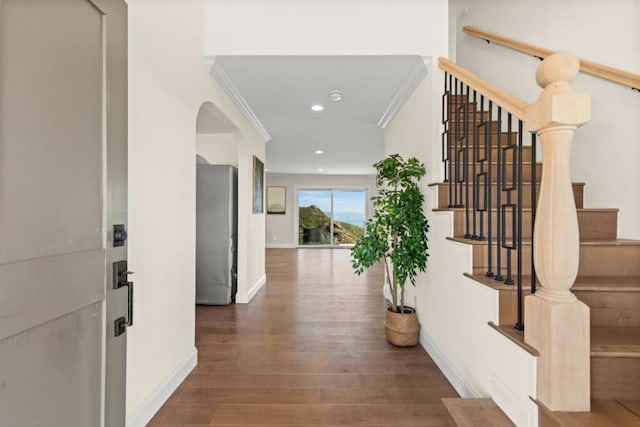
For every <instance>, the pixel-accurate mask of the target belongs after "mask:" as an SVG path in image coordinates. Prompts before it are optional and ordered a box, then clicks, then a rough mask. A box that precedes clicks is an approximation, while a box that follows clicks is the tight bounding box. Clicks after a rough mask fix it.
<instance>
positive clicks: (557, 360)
mask: <svg viewBox="0 0 640 427" xmlns="http://www.w3.org/2000/svg"><path fill="white" fill-rule="evenodd" d="M579 69H580V64H579V61H578V58H576V57H574V56H570V55H566V54H553V55H551V56H549V57H548V58H546V59H545V60H544V61H543V62H542V64H541V65H540V67H539V68H538V71H537V73H536V80H537V82H538V84H539V85H540V86H541V87H542V88H544V91H543V92H542V94H541V95H540V97H539V98H538V100H537V101H536V102H535V103H533V104H531V105H529V106H528V108H527V115H526V126H527V130H529V131H532V132H536V133H537V134H538V137H539V140H540V143H541V146H542V156H543V160H544V167H543V169H542V182H541V185H540V196H539V199H538V206H537V214H536V222H535V225H534V236H533V241H534V265H535V268H536V274H537V276H538V279H539V281H540V286H539V287H538V290H537V291H536V294H535V295H531V296H527V297H526V299H525V325H526V327H525V341H526V342H527V343H528V344H530V345H532V346H534V347H535V348H536V349H537V350H538V351H539V352H540V358H539V360H538V370H537V371H538V373H537V374H538V379H537V399H538V400H539V401H540V402H541V403H543V404H544V405H545V406H547V407H548V408H549V409H551V410H554V411H589V410H590V396H591V394H590V375H589V370H590V340H589V336H590V331H589V307H588V306H587V305H585V304H584V303H582V302H581V301H579V300H578V299H577V298H576V297H575V295H574V294H573V293H572V292H571V286H573V283H574V281H575V278H576V276H577V273H578V261H579V255H580V240H579V235H578V216H577V213H576V204H575V200H574V196H573V189H572V184H571V169H570V164H571V143H572V141H573V136H574V133H575V131H576V129H577V128H578V127H579V126H581V125H582V124H584V123H586V122H588V121H589V120H590V110H591V102H590V98H589V96H588V95H583V94H579V93H576V92H575V90H574V89H573V88H572V87H571V85H570V84H569V83H570V82H571V80H573V78H574V77H575V76H576V75H577V74H578V71H579Z"/></svg>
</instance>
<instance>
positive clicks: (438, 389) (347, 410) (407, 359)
mask: <svg viewBox="0 0 640 427" xmlns="http://www.w3.org/2000/svg"><path fill="white" fill-rule="evenodd" d="M349 257H350V255H349V251H348V250H345V249H306V248H305V249H300V250H295V249H269V250H267V284H266V285H265V287H264V288H263V289H262V290H261V291H260V292H259V293H258V295H256V297H255V298H254V299H253V301H252V302H251V303H250V304H247V305H231V306H226V307H215V306H198V307H197V309H196V346H197V348H198V359H199V362H198V366H197V367H196V368H195V369H194V371H193V372H192V373H191V374H190V375H189V376H188V377H187V379H186V380H185V381H184V382H183V383H182V385H181V386H180V387H179V388H178V389H177V390H176V392H175V393H174V394H173V396H171V398H170V399H169V400H168V401H167V403H166V404H165V405H164V406H163V407H162V408H161V409H160V411H159V412H158V413H157V414H156V416H155V417H154V418H153V420H152V421H151V423H150V424H149V426H157V427H169V426H204V425H213V426H220V425H235V426H263V427H267V426H289V427H291V426H300V427H302V426H315V427H319V426H356V425H357V426H370V427H373V426H396V427H400V426H446V425H447V417H446V413H445V408H444V406H443V405H442V403H441V401H440V399H441V398H442V397H456V396H457V393H456V392H455V390H454V389H453V387H452V386H451V385H450V384H449V382H448V381H447V380H446V379H445V377H444V375H443V374H442V373H441V372H440V370H439V369H438V368H437V366H436V365H435V364H434V363H433V361H432V360H431V359H430V358H429V356H428V355H427V353H426V352H425V351H424V350H423V349H422V347H420V346H418V347H414V348H396V347H393V346H392V345H390V344H388V343H387V341H386V339H385V337H384V330H383V321H384V300H383V298H382V289H381V287H382V281H383V272H382V269H381V268H376V269H372V270H370V271H369V272H367V273H366V274H365V275H363V276H362V277H358V276H355V275H354V274H353V271H352V269H351V263H350V258H349Z"/></svg>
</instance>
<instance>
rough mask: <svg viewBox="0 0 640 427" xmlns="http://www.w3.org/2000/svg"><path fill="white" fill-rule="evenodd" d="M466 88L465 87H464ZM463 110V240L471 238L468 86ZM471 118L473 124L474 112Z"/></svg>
mask: <svg viewBox="0 0 640 427" xmlns="http://www.w3.org/2000/svg"><path fill="white" fill-rule="evenodd" d="M465 86H466V85H465ZM464 105H465V108H464V142H465V149H464V156H463V160H464V188H465V192H464V207H465V209H464V210H465V212H464V218H465V227H464V237H465V238H467V239H468V238H469V237H471V233H470V232H469V231H470V230H469V228H470V227H469V205H470V199H469V86H467V96H466V97H465V104H464ZM472 114H473V117H474V120H473V121H474V123H475V117H476V113H475V111H472Z"/></svg>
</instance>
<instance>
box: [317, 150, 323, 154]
mask: <svg viewBox="0 0 640 427" xmlns="http://www.w3.org/2000/svg"><path fill="white" fill-rule="evenodd" d="M315 153H316V154H323V153H324V151H322V150H316V151H315Z"/></svg>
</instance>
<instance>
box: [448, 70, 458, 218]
mask: <svg viewBox="0 0 640 427" xmlns="http://www.w3.org/2000/svg"><path fill="white" fill-rule="evenodd" d="M449 85H450V87H451V88H452V89H453V92H452V96H453V102H452V104H455V103H456V102H458V79H455V81H454V84H453V86H451V75H450V76H449ZM447 114H452V111H451V109H450V110H449V111H448V112H447ZM454 123H455V122H454ZM449 130H450V132H449V134H448V136H447V138H448V140H449V143H448V147H447V148H448V151H447V156H448V157H449V207H450V208H452V207H453V206H454V205H455V203H456V202H455V200H454V186H455V185H456V184H455V182H456V180H455V177H454V176H453V165H452V164H451V155H452V154H453V153H454V152H455V151H454V150H455V148H454V147H453V146H452V144H451V139H452V136H451V133H452V132H451V129H449ZM453 139H454V144H455V137H454V138H453ZM453 157H454V161H455V156H453ZM456 198H457V196H456Z"/></svg>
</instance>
